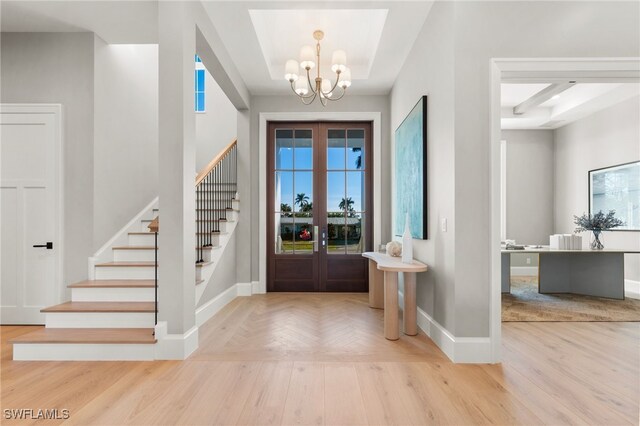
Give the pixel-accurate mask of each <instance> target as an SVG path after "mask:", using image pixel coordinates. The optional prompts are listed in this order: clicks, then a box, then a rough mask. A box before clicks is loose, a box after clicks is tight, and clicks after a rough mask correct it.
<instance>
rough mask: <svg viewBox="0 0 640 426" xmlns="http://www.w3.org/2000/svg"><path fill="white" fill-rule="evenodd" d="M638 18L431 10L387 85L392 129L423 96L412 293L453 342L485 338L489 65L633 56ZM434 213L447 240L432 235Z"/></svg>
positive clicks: (590, 10) (508, 9)
mask: <svg viewBox="0 0 640 426" xmlns="http://www.w3.org/2000/svg"><path fill="white" fill-rule="evenodd" d="M639 16H640V5H639V4H638V3H637V2H588V1H584V2H525V1H517V2H455V3H453V2H436V4H435V5H434V6H433V8H432V10H431V12H430V15H429V17H428V18H427V22H425V26H424V28H423V30H422V32H421V34H420V35H419V36H418V38H417V40H416V43H415V45H414V47H413V50H412V52H411V55H410V56H409V58H408V59H407V62H406V63H405V64H404V66H403V70H402V72H401V74H400V76H399V78H398V80H397V82H396V84H395V85H394V88H393V92H392V98H391V105H392V111H391V113H392V123H393V124H392V127H395V125H397V124H398V123H399V121H398V120H401V119H402V118H403V117H404V116H405V115H406V113H407V112H408V110H409V108H411V106H412V105H413V104H414V103H415V102H416V100H417V99H418V97H419V96H421V95H424V94H427V95H429V96H430V99H429V109H430V115H429V124H428V126H430V127H431V130H430V135H431V136H430V141H429V144H430V146H429V153H431V155H432V157H433V156H434V155H436V156H438V157H437V158H438V159H439V161H438V164H437V165H435V166H432V163H431V161H430V162H429V165H430V166H431V167H430V169H429V180H430V183H429V188H430V189H431V188H438V189H437V190H431V195H430V196H429V201H430V208H429V218H430V220H431V225H430V230H432V231H435V232H431V238H430V240H428V241H424V242H418V244H416V246H417V250H415V249H414V250H415V252H414V253H416V255H417V256H416V257H417V258H418V259H420V260H423V261H425V262H426V263H428V264H429V265H430V266H431V271H430V272H429V273H427V274H426V275H429V276H431V277H432V278H431V280H432V281H431V282H429V281H428V280H429V279H428V278H422V279H421V280H422V281H421V282H420V283H419V288H420V287H422V286H425V285H424V284H426V286H425V287H427V288H425V289H421V290H419V294H418V296H419V304H420V306H421V307H422V309H424V310H426V311H427V312H428V313H429V312H431V313H433V316H434V318H435V319H436V320H437V321H438V322H439V323H440V324H441V325H443V326H444V327H445V328H446V329H447V330H448V331H449V332H450V333H452V334H453V335H454V336H455V337H456V338H458V337H485V336H489V328H490V312H489V310H490V294H491V291H490V289H491V284H490V267H491V245H492V243H493V242H492V241H491V238H492V236H491V234H490V229H491V204H490V203H491V191H490V172H491V166H492V164H491V158H490V148H491V147H490V143H491V131H490V130H491V129H490V125H491V119H490V117H491V115H490V114H491V112H490V111H491V84H490V82H491V59H492V58H549V57H585V58H588V57H637V56H640V25H639V23H640V21H639V19H638V17H639ZM541 29H543V30H541ZM451 75H453V78H454V81H453V83H452V82H451V81H450V79H451ZM452 108H453V113H451V109H452ZM452 146H453V148H451V147H452ZM434 150H437V151H438V152H439V153H438V154H436V153H434ZM452 172H453V173H454V177H453V178H452V177H451V175H450V174H451V173H452ZM436 191H441V192H440V193H438V192H436ZM495 214H498V212H495ZM452 216H455V217H452ZM443 217H447V218H448V223H449V233H448V234H447V235H442V233H441V232H440V231H436V230H434V229H433V227H434V226H435V224H436V223H438V221H439V220H440V219H441V218H443ZM454 231H455V232H454ZM452 238H453V239H454V240H453V241H452ZM454 270H455V272H453V271H454ZM436 274H437V275H436ZM431 283H433V285H431ZM430 292H433V297H430V296H429V293H430ZM452 310H453V311H452Z"/></svg>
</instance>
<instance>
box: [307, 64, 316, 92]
mask: <svg viewBox="0 0 640 426" xmlns="http://www.w3.org/2000/svg"><path fill="white" fill-rule="evenodd" d="M307 83H309V90H311V93H313V94H314V95H316V90H314V88H313V86H314V85H312V84H311V76H310V75H309V70H307Z"/></svg>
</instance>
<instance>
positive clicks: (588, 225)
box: [573, 210, 624, 250]
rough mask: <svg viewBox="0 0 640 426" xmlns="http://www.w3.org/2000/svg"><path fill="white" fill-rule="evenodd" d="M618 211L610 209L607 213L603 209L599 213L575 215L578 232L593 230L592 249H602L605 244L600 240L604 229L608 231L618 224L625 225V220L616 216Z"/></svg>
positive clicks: (574, 221)
mask: <svg viewBox="0 0 640 426" xmlns="http://www.w3.org/2000/svg"><path fill="white" fill-rule="evenodd" d="M615 215H616V211H615V210H609V213H607V214H605V213H604V212H603V211H602V210H600V211H599V212H598V213H596V214H594V215H591V214H587V213H584V214H583V215H582V216H573V219H574V220H573V223H575V224H576V225H577V226H578V227H577V228H576V232H584V231H591V232H592V234H591V243H590V246H591V250H602V249H603V248H604V244H602V241H601V240H600V234H601V233H602V231H608V230H609V229H613V228H617V227H618V226H624V222H623V221H621V220H620V219H618V218H617V217H615Z"/></svg>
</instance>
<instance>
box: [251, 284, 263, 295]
mask: <svg viewBox="0 0 640 426" xmlns="http://www.w3.org/2000/svg"><path fill="white" fill-rule="evenodd" d="M251 293H252V294H265V293H266V291H265V290H263V289H262V286H261V285H260V281H251Z"/></svg>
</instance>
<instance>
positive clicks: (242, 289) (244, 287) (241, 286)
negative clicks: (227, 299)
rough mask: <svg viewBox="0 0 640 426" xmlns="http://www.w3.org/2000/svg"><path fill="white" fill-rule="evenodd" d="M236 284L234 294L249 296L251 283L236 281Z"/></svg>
mask: <svg viewBox="0 0 640 426" xmlns="http://www.w3.org/2000/svg"><path fill="white" fill-rule="evenodd" d="M236 286H237V292H236V294H237V295H238V296H251V294H252V292H253V286H252V285H251V283H238V284H236Z"/></svg>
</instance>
